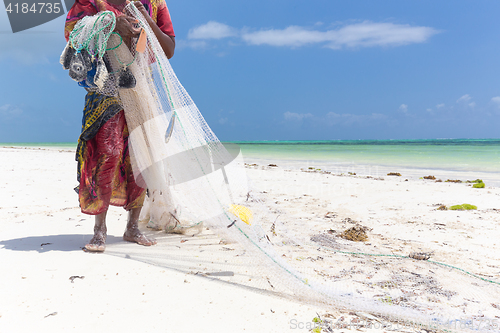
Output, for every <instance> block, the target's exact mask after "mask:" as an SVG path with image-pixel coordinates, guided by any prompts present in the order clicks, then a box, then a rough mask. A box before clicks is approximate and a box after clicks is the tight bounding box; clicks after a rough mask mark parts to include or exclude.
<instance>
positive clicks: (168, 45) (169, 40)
mask: <svg viewBox="0 0 500 333" xmlns="http://www.w3.org/2000/svg"><path fill="white" fill-rule="evenodd" d="M134 5H135V6H136V7H137V9H138V10H139V11H140V12H141V13H142V15H144V17H145V18H146V20H147V21H148V24H149V26H150V27H151V29H152V30H153V32H154V34H155V35H156V38H157V39H158V41H159V42H160V46H161V48H162V49H163V52H165V55H166V56H167V58H168V59H170V58H172V57H173V56H174V50H175V37H174V36H169V35H167V34H166V33H164V32H163V31H161V29H160V28H159V27H158V25H157V24H156V23H155V21H153V19H152V18H151V17H150V16H149V14H148V12H147V10H146V8H144V6H143V5H142V3H140V2H139V1H136V2H134Z"/></svg>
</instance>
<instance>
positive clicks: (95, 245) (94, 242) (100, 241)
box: [85, 225, 107, 252]
mask: <svg viewBox="0 0 500 333" xmlns="http://www.w3.org/2000/svg"><path fill="white" fill-rule="evenodd" d="M106 231H107V230H106V226H102V225H101V226H95V227H94V237H92V239H91V240H90V242H89V243H88V244H87V245H85V250H86V251H89V252H104V250H105V249H106Z"/></svg>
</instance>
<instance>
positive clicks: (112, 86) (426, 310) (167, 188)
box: [61, 4, 500, 331]
mask: <svg viewBox="0 0 500 333" xmlns="http://www.w3.org/2000/svg"><path fill="white" fill-rule="evenodd" d="M125 11H126V13H127V14H128V15H130V16H132V17H134V18H136V19H137V20H138V27H140V28H142V29H143V34H144V36H145V37H146V38H145V47H144V45H139V47H138V45H137V44H138V40H139V41H140V40H141V38H139V39H137V40H133V41H132V43H131V45H126V43H124V42H122V40H121V37H120V36H119V35H117V34H115V33H112V31H113V29H114V22H115V21H114V16H113V14H112V13H109V12H105V13H100V14H98V15H96V16H94V17H89V18H86V20H85V21H84V20H82V21H80V23H79V24H78V25H77V26H76V28H75V31H76V32H75V33H74V34H72V35H71V40H70V43H69V46H68V48H67V49H66V50H65V52H64V53H63V55H62V57H61V61H62V63H63V65H64V66H65V68H66V67H67V68H69V69H70V70H73V71H74V72H78V73H80V72H82V73H83V72H84V71H85V69H87V68H90V70H88V71H87V72H86V73H85V74H86V75H83V74H80V75H75V77H74V79H75V80H77V81H79V82H82V81H85V83H84V84H86V85H87V86H89V87H90V89H95V90H97V91H99V92H101V93H104V94H116V95H117V96H118V97H119V99H120V102H121V104H122V106H123V108H124V111H125V116H126V119H127V126H128V128H129V132H130V138H129V147H130V156H131V163H132V166H133V170H134V176H135V178H136V181H137V182H138V183H139V184H141V185H142V186H144V187H147V188H148V193H149V207H148V209H145V210H144V211H147V212H148V214H149V215H148V216H143V217H144V218H147V220H148V221H149V222H148V223H149V226H151V227H153V228H157V229H165V230H167V231H170V232H178V233H190V232H191V233H193V234H195V233H198V232H200V231H201V230H202V228H201V226H202V223H203V225H204V226H206V227H208V229H210V232H211V235H213V236H212V237H211V238H210V237H209V236H203V234H205V228H203V233H202V235H200V236H198V237H193V239H192V240H191V241H190V242H191V244H194V245H191V246H193V247H192V248H191V250H188V248H189V245H186V246H185V247H179V246H177V245H175V246H173V245H172V246H170V244H168V243H167V244H166V245H165V247H163V248H162V247H161V244H159V246H157V247H156V248H153V249H151V252H150V253H153V251H160V250H164V249H168V250H169V251H173V252H171V253H170V254H169V255H168V256H167V255H166V254H164V255H162V253H159V252H157V253H156V254H157V260H163V262H164V263H166V264H167V265H169V266H170V267H173V268H176V269H181V270H183V271H189V272H194V273H200V274H204V275H210V276H212V277H217V276H231V281H232V282H234V283H238V284H242V285H245V286H248V287H252V288H258V289H267V290H272V291H274V292H277V293H280V294H282V295H289V296H291V297H293V298H296V299H300V300H302V301H306V302H311V303H314V304H317V305H321V306H325V307H327V308H328V307H331V306H334V307H342V308H346V309H350V310H354V311H358V312H359V311H364V312H369V313H372V314H378V315H380V316H383V317H385V318H388V319H391V320H399V321H401V320H402V321H405V322H406V323H413V324H415V325H417V324H418V325H420V326H421V327H424V328H425V327H427V328H429V327H432V328H437V329H448V330H452V331H461V330H475V329H476V327H474V326H473V325H468V324H467V325H462V324H463V321H460V320H462V319H463V318H477V316H479V315H478V314H480V315H482V316H483V317H482V318H483V319H485V318H488V319H491V322H490V323H494V322H495V321H494V318H495V315H498V316H500V312H499V313H496V312H495V311H497V309H496V308H494V307H492V306H491V305H490V304H491V303H492V302H495V297H500V292H499V290H498V289H491V290H492V292H491V293H490V294H489V295H484V293H483V294H482V293H481V292H480V291H474V290H472V289H471V290H472V291H471V293H472V294H474V295H476V296H477V295H481V297H482V298H481V297H475V299H477V300H478V302H477V303H474V304H472V305H469V307H467V308H466V307H464V306H461V305H462V303H463V300H464V299H467V297H471V296H469V295H468V293H467V292H465V291H464V290H463V288H464V287H466V288H476V287H477V288H478V290H484V289H481V288H486V287H484V286H483V285H481V283H483V282H482V281H476V282H477V283H476V282H473V283H476V285H477V286H476V285H474V284H473V283H471V281H470V278H469V277H466V276H464V275H463V274H461V273H460V272H455V271H453V272H452V271H450V270H449V269H448V268H446V267H433V268H432V273H429V272H427V270H426V269H425V268H422V267H421V266H423V265H425V263H426V262H425V260H426V259H428V258H427V257H425V255H424V256H423V258H420V257H421V256H420V257H419V256H418V255H415V258H414V259H409V258H406V259H403V258H398V257H397V256H392V257H391V256H390V254H387V255H386V256H384V255H380V256H378V257H377V256H373V257H366V256H362V255H361V252H362V251H361V250H360V249H357V248H352V247H351V248H349V246H347V245H345V244H344V243H342V241H339V239H338V238H333V237H332V236H331V235H329V234H320V235H316V236H314V237H310V235H309V234H308V232H307V230H306V229H307V228H303V229H301V230H290V229H291V228H288V226H289V225H291V224H289V223H287V219H290V218H292V217H291V216H290V215H287V214H286V212H283V211H282V210H280V209H277V208H276V207H275V205H273V204H271V203H270V202H269V201H268V200H267V199H266V197H265V196H264V195H265V194H263V193H262V192H259V191H257V190H256V189H255V188H253V187H252V186H250V185H249V183H248V181H247V177H246V172H245V167H244V163H243V159H242V156H241V153H240V152H239V150H238V149H237V147H234V146H225V145H223V144H222V143H221V142H220V141H219V140H218V139H217V137H216V135H215V134H214V133H213V132H212V130H211V129H210V127H209V126H208V125H207V123H206V122H205V120H204V118H203V116H202V115H201V113H200V112H199V110H198V108H197V107H196V105H195V104H194V102H193V101H192V99H191V97H190V96H189V94H188V93H187V92H186V90H185V89H184V88H183V86H182V85H181V83H180V82H179V80H178V79H177V77H176V75H175V73H174V71H173V70H172V67H171V66H170V64H169V62H168V60H167V58H166V57H165V55H164V53H163V51H162V48H161V46H160V44H159V42H158V40H157V39H156V38H155V35H154V32H153V31H152V30H151V28H150V27H149V25H148V23H147V21H146V20H145V19H144V18H143V17H142V15H141V14H140V13H139V11H138V10H137V9H136V7H135V6H134V5H133V4H129V5H128V6H127V7H126V9H125ZM139 43H141V42H139ZM138 49H139V50H140V51H141V52H138V51H137V50H138ZM71 50H73V51H71ZM71 52H73V55H72V56H70V57H68V56H67V55H68V54H70V53H71ZM86 53H88V55H86ZM75 54H76V55H80V56H78V60H71V59H75V56H74V55H75ZM81 58H82V59H83V60H82V59H81ZM87 58H90V65H89V64H88V63H87V62H89V61H88V60H85V59H87ZM67 59H70V60H69V61H68V60H67ZM85 61H87V62H85ZM80 64H84V65H85V68H84V69H79V65H80ZM94 67H95V74H94V75H93V76H92V75H91V74H89V72H90V71H91V70H92V68H94ZM101 73H104V74H101ZM105 74H106V75H105ZM101 75H103V76H101ZM72 77H73V76H72ZM358 231H359V230H358ZM221 238H222V239H224V240H225V242H224V243H223V244H227V242H228V241H230V242H234V243H232V244H231V247H230V248H229V247H224V246H223V245H222V247H221V251H220V252H217V254H214V253H212V254H211V255H209V254H208V253H209V252H210V251H205V250H204V249H202V248H201V244H202V243H203V244H205V245H206V244H208V243H210V242H212V243H210V244H212V245H214V246H215V245H217V246H219V245H220V244H219V241H220V239H221ZM197 242H198V243H197ZM233 244H234V245H233ZM222 250H224V251H226V250H227V251H226V252H224V251H222ZM107 251H108V253H111V252H112V251H113V249H112V248H110V249H108V250H107ZM231 251H234V252H231ZM148 252H149V251H148ZM172 253H174V254H173V255H172ZM194 253H195V255H193V254H194ZM353 253H358V254H360V255H354V256H352V254H353ZM130 256H131V257H133V256H134V254H130ZM135 256H136V257H137V258H141V260H148V259H147V258H144V257H141V254H140V253H137V254H136V255H135ZM158 258H160V259H158ZM417 259H424V260H420V261H418V260H417ZM400 260H414V264H413V266H414V267H413V268H414V270H415V271H418V272H419V273H413V272H411V271H409V270H408V269H404V268H402V267H401V266H400V265H399V263H400ZM228 269H230V273H231V274H226V273H228V272H229V271H228ZM453 274H454V277H455V278H456V281H457V283H456V286H455V287H454V289H453V290H452V289H446V288H443V286H442V285H441V284H440V279H441V277H446V276H448V277H449V276H450V275H453ZM367 277H368V278H367ZM484 283H487V282H484ZM495 288H497V287H495ZM460 289H462V290H460ZM499 306H500V304H499ZM454 320H459V322H458V324H457V323H456V321H455V322H454ZM453 322H454V323H455V324H453ZM481 329H484V330H487V331H498V325H497V326H494V325H489V326H487V325H484V326H483V327H481Z"/></svg>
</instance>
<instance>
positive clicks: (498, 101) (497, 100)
mask: <svg viewBox="0 0 500 333" xmlns="http://www.w3.org/2000/svg"><path fill="white" fill-rule="evenodd" d="M491 101H492V102H493V103H495V104H496V105H497V106H498V107H499V108H500V96H496V97H493V98H492V99H491Z"/></svg>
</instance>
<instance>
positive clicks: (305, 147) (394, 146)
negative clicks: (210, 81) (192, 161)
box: [0, 139, 500, 182]
mask: <svg viewBox="0 0 500 333" xmlns="http://www.w3.org/2000/svg"><path fill="white" fill-rule="evenodd" d="M232 143H235V144H238V145H239V147H240V148H241V150H242V152H243V156H244V158H245V162H247V163H254V162H259V161H260V162H262V163H281V164H283V165H284V166H295V167H297V168H301V167H310V166H311V167H321V168H322V169H323V170H328V169H329V168H330V170H331V171H336V170H333V169H337V171H338V170H344V171H347V170H348V169H349V171H353V172H361V173H363V170H367V168H369V167H373V166H377V167H379V168H382V169H383V170H382V171H381V172H380V173H383V172H385V169H387V170H389V169H390V170H393V171H398V170H399V169H413V170H418V169H426V170H446V171H454V172H461V173H467V174H471V175H472V174H473V173H477V174H483V173H484V174H485V175H486V177H487V178H493V179H498V181H499V182H500V139H436V140H335V141H244V142H240V141H234V142H232ZM0 146H24V147H41V148H57V149H75V148H76V143H0ZM398 168H399V169H398ZM361 169H363V170H361ZM367 173H369V172H367Z"/></svg>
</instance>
